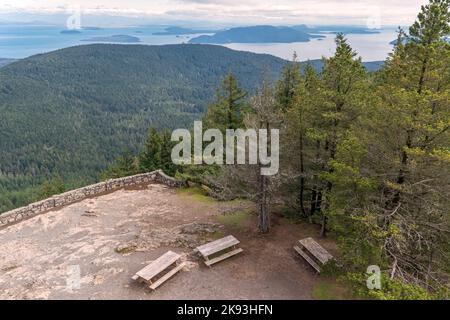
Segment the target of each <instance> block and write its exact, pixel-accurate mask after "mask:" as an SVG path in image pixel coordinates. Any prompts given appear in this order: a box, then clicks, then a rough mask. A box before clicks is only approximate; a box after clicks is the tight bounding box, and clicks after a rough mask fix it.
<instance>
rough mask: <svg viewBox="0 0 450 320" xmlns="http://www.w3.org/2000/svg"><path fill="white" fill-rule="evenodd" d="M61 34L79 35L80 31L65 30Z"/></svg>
mask: <svg viewBox="0 0 450 320" xmlns="http://www.w3.org/2000/svg"><path fill="white" fill-rule="evenodd" d="M60 33H61V34H80V33H81V31H80V30H77V29H66V30H62V31H61V32H60Z"/></svg>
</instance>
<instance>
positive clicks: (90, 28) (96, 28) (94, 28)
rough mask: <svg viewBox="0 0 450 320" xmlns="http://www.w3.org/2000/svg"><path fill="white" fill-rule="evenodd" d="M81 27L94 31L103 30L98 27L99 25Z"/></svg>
mask: <svg viewBox="0 0 450 320" xmlns="http://www.w3.org/2000/svg"><path fill="white" fill-rule="evenodd" d="M82 29H83V30H92V31H95V30H103V29H102V28H100V27H83V28H82Z"/></svg>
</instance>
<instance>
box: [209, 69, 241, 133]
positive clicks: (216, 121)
mask: <svg viewBox="0 0 450 320" xmlns="http://www.w3.org/2000/svg"><path fill="white" fill-rule="evenodd" d="M246 96H247V93H246V92H245V91H244V90H243V89H241V88H240V87H239V84H238V82H237V79H236V77H235V76H234V75H233V74H232V73H230V74H228V75H227V76H226V77H225V79H224V80H223V81H222V86H221V88H220V89H219V90H218V91H217V97H216V102H214V103H213V104H212V105H210V106H209V108H208V112H207V114H206V116H205V118H204V122H205V127H206V128H215V129H219V130H221V131H222V132H223V133H225V130H226V129H239V128H242V127H243V114H244V112H245V110H246V108H247V107H248V106H247V103H246V101H245V97H246Z"/></svg>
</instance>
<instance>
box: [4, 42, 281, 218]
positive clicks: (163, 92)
mask: <svg viewBox="0 0 450 320" xmlns="http://www.w3.org/2000/svg"><path fill="white" fill-rule="evenodd" d="M285 63H286V62H285V61H284V60H282V59H279V58H276V57H273V56H269V55H258V54H252V53H246V52H237V51H233V50H230V49H227V48H223V47H218V46H200V45H167V46H138V45H132V46H131V45H130V46H125V45H124V46H121V45H88V46H79V47H73V48H68V49H63V50H59V51H55V52H52V53H48V54H42V55H37V56H33V57H31V58H28V59H24V60H21V61H18V62H16V63H13V64H11V65H8V66H5V67H3V68H2V69H0V115H1V117H0V134H1V139H0V150H1V151H2V152H1V153H0V212H2V211H6V210H8V209H12V208H14V207H17V206H20V205H25V204H27V203H28V202H31V201H32V200H36V199H37V198H38V197H39V192H40V188H39V187H38V186H39V185H40V184H42V183H43V182H44V181H45V180H47V179H52V177H53V176H55V175H58V174H59V175H60V176H61V177H63V178H64V180H65V182H66V184H67V187H69V188H71V187H75V186H82V185H85V184H87V183H91V182H94V181H96V180H98V178H99V175H100V172H101V171H102V170H103V169H105V168H106V166H107V165H108V164H109V163H110V162H111V161H112V160H113V159H115V158H116V157H117V156H118V155H119V154H120V153H122V152H123V151H124V150H126V149H128V150H130V151H132V152H136V151H137V149H138V147H139V146H140V145H141V144H142V143H143V142H144V140H145V137H146V135H147V131H148V128H149V127H151V126H153V127H156V128H157V129H162V128H167V129H173V128H178V127H190V126H191V125H192V123H193V120H194V119H199V118H201V116H202V114H203V113H204V112H205V110H206V106H207V104H208V103H209V102H211V101H212V99H213V98H214V94H215V90H216V88H217V86H218V85H219V83H220V79H221V78H222V77H223V76H225V75H226V74H227V73H228V72H230V71H232V72H234V73H235V74H236V76H237V77H239V78H240V79H245V83H244V84H245V88H246V89H247V90H249V91H254V90H255V88H256V87H257V85H258V83H259V82H260V79H261V76H262V74H267V75H268V76H269V77H271V78H272V79H275V78H276V77H277V76H278V74H279V72H280V70H281V68H282V67H283V66H284V65H285Z"/></svg>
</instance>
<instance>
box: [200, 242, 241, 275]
mask: <svg viewBox="0 0 450 320" xmlns="http://www.w3.org/2000/svg"><path fill="white" fill-rule="evenodd" d="M239 243H240V242H239V240H238V239H236V238H235V237H233V236H227V237H225V238H222V239H218V240H216V241H213V242H210V243H207V244H204V245H202V246H199V247H197V249H196V250H197V251H198V252H199V253H200V254H201V255H202V256H203V258H204V259H205V264H206V265H207V266H208V267H210V266H211V265H213V264H215V263H217V262H219V261H222V260H224V259H227V258H229V257H232V256H234V255H236V254H238V253H240V252H242V251H243V250H242V249H241V248H236V246H237V245H238V244H239ZM230 248H232V249H233V250H231V251H228V252H226V253H224V254H222V255H220V256H218V257H214V258H212V259H210V258H211V256H213V255H215V254H217V253H220V252H222V251H225V250H227V249H230Z"/></svg>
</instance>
